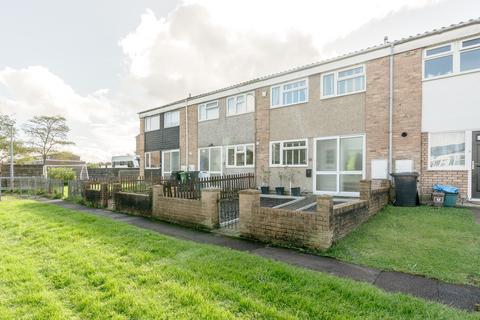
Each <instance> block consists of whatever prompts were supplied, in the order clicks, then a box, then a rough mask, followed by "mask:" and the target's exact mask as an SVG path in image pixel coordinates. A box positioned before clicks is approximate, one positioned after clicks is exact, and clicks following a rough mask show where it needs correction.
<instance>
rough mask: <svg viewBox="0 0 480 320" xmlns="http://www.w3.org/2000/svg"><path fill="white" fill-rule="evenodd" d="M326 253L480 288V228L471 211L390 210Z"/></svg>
mask: <svg viewBox="0 0 480 320" xmlns="http://www.w3.org/2000/svg"><path fill="white" fill-rule="evenodd" d="M327 254H328V255H331V256H333V257H336V258H338V259H342V260H346V261H350V262H353V263H357V264H363V265H367V266H372V267H377V268H380V269H383V270H396V271H404V272H409V273H415V274H422V275H426V276H428V277H433V278H438V279H441V280H444V281H448V282H457V283H463V284H471V285H476V286H480V267H479V266H480V225H478V224H475V221H474V218H473V215H472V213H471V211H470V210H468V209H456V208H441V209H439V208H433V207H426V206H423V207H416V208H400V207H393V206H389V207H387V208H385V209H384V210H383V211H381V212H380V213H378V214H377V215H376V216H375V217H373V218H371V219H370V220H369V221H368V222H367V223H365V224H363V225H362V226H360V227H359V228H358V229H357V230H355V231H354V232H352V233H351V234H350V235H348V236H347V237H346V238H344V239H342V240H340V241H339V242H338V243H337V244H336V245H335V246H333V247H332V248H331V249H330V250H329V251H328V252H327Z"/></svg>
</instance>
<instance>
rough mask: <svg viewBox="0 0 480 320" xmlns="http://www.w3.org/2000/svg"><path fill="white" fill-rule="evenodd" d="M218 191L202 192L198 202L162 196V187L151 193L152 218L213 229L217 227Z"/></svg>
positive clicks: (155, 187) (206, 190) (154, 189)
mask: <svg viewBox="0 0 480 320" xmlns="http://www.w3.org/2000/svg"><path fill="white" fill-rule="evenodd" d="M219 193H220V189H205V190H202V195H201V199H200V200H190V199H179V198H170V197H164V196H163V186H154V187H153V191H152V216H153V217H155V218H158V219H160V220H164V221H168V222H173V223H178V224H181V225H185V226H190V227H196V228H202V229H214V228H217V227H218V225H219V220H218V206H217V198H218V195H219Z"/></svg>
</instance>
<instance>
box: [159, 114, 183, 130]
mask: <svg viewBox="0 0 480 320" xmlns="http://www.w3.org/2000/svg"><path fill="white" fill-rule="evenodd" d="M163 121H164V127H165V128H170V127H177V126H179V125H180V111H170V112H165V113H164V115H163Z"/></svg>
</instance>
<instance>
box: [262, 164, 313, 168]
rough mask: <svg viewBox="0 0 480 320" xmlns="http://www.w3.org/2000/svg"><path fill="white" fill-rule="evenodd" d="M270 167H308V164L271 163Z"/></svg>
mask: <svg viewBox="0 0 480 320" xmlns="http://www.w3.org/2000/svg"><path fill="white" fill-rule="evenodd" d="M270 168H308V164H270Z"/></svg>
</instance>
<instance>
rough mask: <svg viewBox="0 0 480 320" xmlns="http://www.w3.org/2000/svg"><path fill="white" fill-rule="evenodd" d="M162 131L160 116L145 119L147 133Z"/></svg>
mask: <svg viewBox="0 0 480 320" xmlns="http://www.w3.org/2000/svg"><path fill="white" fill-rule="evenodd" d="M159 129H160V115H159V114H157V115H154V116H150V117H145V132H148V131H154V130H159Z"/></svg>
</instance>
